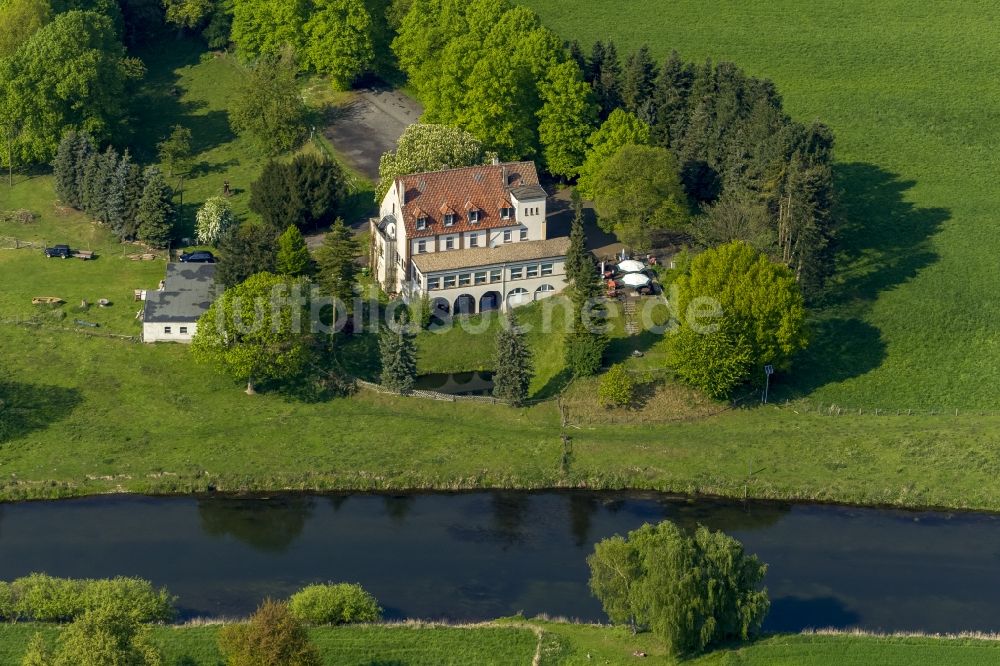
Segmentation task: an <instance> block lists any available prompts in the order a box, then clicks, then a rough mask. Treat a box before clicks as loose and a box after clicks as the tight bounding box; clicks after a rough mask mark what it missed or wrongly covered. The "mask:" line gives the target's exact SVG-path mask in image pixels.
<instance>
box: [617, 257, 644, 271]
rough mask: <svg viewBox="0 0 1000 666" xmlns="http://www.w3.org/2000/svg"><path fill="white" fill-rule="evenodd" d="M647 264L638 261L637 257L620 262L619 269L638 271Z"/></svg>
mask: <svg viewBox="0 0 1000 666" xmlns="http://www.w3.org/2000/svg"><path fill="white" fill-rule="evenodd" d="M644 268H645V266H644V265H643V263H642V262H641V261H636V260H635V259H626V260H625V261H623V262H622V263H620V264H618V270H620V271H621V272H622V273H638V272H639V271H641V270H642V269H644Z"/></svg>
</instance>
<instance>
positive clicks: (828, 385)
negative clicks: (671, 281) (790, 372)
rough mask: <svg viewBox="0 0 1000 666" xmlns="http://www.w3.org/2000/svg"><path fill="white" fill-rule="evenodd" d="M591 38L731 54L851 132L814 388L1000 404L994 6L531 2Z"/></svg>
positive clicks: (998, 51) (801, 108) (999, 102)
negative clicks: (833, 276) (835, 274)
mask: <svg viewBox="0 0 1000 666" xmlns="http://www.w3.org/2000/svg"><path fill="white" fill-rule="evenodd" d="M524 4H526V5H528V6H530V7H532V8H534V9H535V10H537V11H538V12H539V14H540V15H541V17H542V21H543V23H544V24H545V25H547V26H548V27H550V28H552V29H554V30H556V31H557V32H558V33H560V34H561V35H562V36H564V37H566V38H576V39H579V40H580V41H581V42H582V43H583V44H584V45H585V48H587V49H589V46H590V44H592V43H593V41H594V40H596V39H608V38H611V39H614V40H615V41H616V43H617V45H618V49H619V52H620V53H621V52H623V51H625V52H627V51H629V50H631V49H634V48H637V47H638V46H640V45H641V44H643V43H646V44H649V45H650V47H651V48H652V49H653V51H654V53H655V54H656V55H657V56H660V57H665V56H666V55H667V54H668V53H669V52H670V50H671V49H677V50H678V51H679V52H680V53H681V55H682V56H684V57H685V58H687V59H689V60H695V61H701V60H703V59H704V58H707V57H710V58H713V59H715V60H719V59H728V60H732V61H734V62H736V63H737V64H739V65H740V66H742V67H743V68H745V69H746V70H747V71H749V72H750V73H752V74H755V75H758V76H766V77H769V78H771V79H773V80H774V81H775V82H776V83H777V85H778V89H779V90H780V91H781V93H782V95H783V97H784V100H785V107H786V109H787V110H788V111H789V112H791V113H792V114H793V115H794V116H795V117H796V118H798V119H800V120H803V121H809V120H812V119H813V118H818V119H821V120H823V121H824V122H826V123H828V124H829V125H831V126H832V127H833V129H834V131H835V132H836V136H837V165H836V181H837V186H838V188H839V190H840V192H841V195H840V198H841V201H842V204H843V208H842V214H843V216H844V217H845V219H846V225H845V227H844V229H843V231H842V233H841V238H840V243H841V253H840V258H839V268H838V277H837V280H836V283H835V285H834V289H833V293H832V294H831V297H830V302H829V304H828V305H827V307H826V308H825V309H824V310H823V311H822V312H821V313H820V314H819V316H818V321H817V322H816V325H817V332H818V336H817V340H816V342H815V343H814V344H813V346H812V349H811V351H810V353H809V354H808V356H807V357H806V358H805V359H803V362H802V363H800V364H799V365H798V367H797V368H796V370H795V375H794V376H793V377H792V378H790V379H787V380H785V381H791V382H792V383H793V384H794V389H795V392H796V393H798V394H802V393H808V394H811V396H812V397H813V398H814V399H816V400H823V401H826V402H839V403H840V404H850V405H853V406H855V407H858V406H865V407H892V408H899V407H901V408H904V409H906V408H910V407H913V408H916V407H937V408H946V407H952V408H954V407H977V408H992V407H993V406H994V405H996V404H997V401H998V398H1000V383H998V382H997V378H998V377H1000V354H998V353H997V349H998V346H1000V329H998V328H997V326H996V322H997V321H998V320H1000V301H998V300H997V299H995V298H992V297H991V296H990V294H991V293H992V291H993V290H994V289H995V288H997V286H998V285H1000V271H998V270H997V254H998V251H1000V241H998V238H997V235H996V233H995V227H996V224H995V214H996V211H997V210H998V209H1000V189H998V188H997V187H996V183H995V179H996V174H997V173H998V171H1000V152H998V150H997V137H998V136H1000V79H998V78H997V77H996V76H994V74H993V70H994V69H995V68H994V66H993V64H994V63H995V62H996V61H997V58H998V57H1000V42H998V41H997V39H996V30H995V26H996V23H997V21H998V20H1000V7H998V6H997V5H996V3H993V2H988V1H986V0H964V1H962V2H953V3H948V4H947V5H942V4H940V3H934V2H929V1H928V0H919V1H917V2H913V1H904V0H884V1H882V2H867V1H866V0H845V1H843V2H834V3H803V2H799V1H797V0H774V1H772V0H749V1H747V0H722V1H720V2H712V3H706V2H700V1H699V0H676V1H674V2H658V1H657V0H623V1H622V2H604V1H603V0H585V1H584V2H579V3H567V2H563V1H561V0H524Z"/></svg>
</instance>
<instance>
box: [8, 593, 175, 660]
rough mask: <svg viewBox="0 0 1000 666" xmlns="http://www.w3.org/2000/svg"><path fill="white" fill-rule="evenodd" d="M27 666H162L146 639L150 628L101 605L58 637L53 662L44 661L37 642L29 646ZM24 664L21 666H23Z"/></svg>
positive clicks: (152, 644) (74, 622)
mask: <svg viewBox="0 0 1000 666" xmlns="http://www.w3.org/2000/svg"><path fill="white" fill-rule="evenodd" d="M31 647H32V649H33V650H35V654H32V655H31V657H32V658H33V659H35V661H34V662H27V661H26V664H27V663H31V664H44V663H49V664H52V666H111V665H112V664H122V665H123V666H124V665H127V666H162V664H163V656H162V655H161V654H160V651H159V649H158V648H157V646H156V644H155V643H154V642H153V640H152V638H151V637H150V628H149V627H144V626H142V625H141V624H140V623H139V622H138V621H137V620H136V619H135V617H133V616H132V615H130V614H128V613H125V612H122V611H121V610H120V609H117V608H113V607H110V606H105V607H102V608H97V609H92V610H88V611H86V612H85V613H83V614H82V615H81V616H80V617H79V618H77V619H76V620H74V621H73V624H71V625H69V626H68V627H66V629H64V630H63V631H62V632H61V633H60V635H59V645H58V647H57V648H56V650H55V654H54V659H52V661H48V659H47V656H48V655H47V654H46V652H47V651H46V650H45V648H44V647H43V646H42V644H41V643H40V642H33V645H32V646H31ZM26 664H25V666H26Z"/></svg>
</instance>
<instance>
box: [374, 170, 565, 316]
mask: <svg viewBox="0 0 1000 666" xmlns="http://www.w3.org/2000/svg"><path fill="white" fill-rule="evenodd" d="M545 215H546V193H545V190H544V189H542V187H541V185H539V183H538V173H537V171H536V170H535V165H534V163H533V162H509V163H504V164H501V163H494V164H488V165H483V166H474V167H465V168H461V169H448V170H445V171H432V172H427V173H416V174H410V175H408V176H403V177H400V178H397V179H396V180H395V181H394V182H393V184H392V187H390V188H389V191H388V192H387V193H386V195H385V197H384V198H383V199H382V204H381V206H380V208H379V217H378V218H376V219H373V220H372V223H371V227H372V257H371V260H372V262H371V265H372V267H373V269H374V273H375V276H376V278H377V279H378V281H379V283H380V284H381V285H382V287H383V289H385V290H386V291H387V292H389V293H397V294H401V295H402V296H403V298H404V299H405V300H407V301H411V300H413V299H418V298H422V297H423V296H424V295H425V294H426V295H427V296H428V297H429V298H430V300H431V303H432V307H434V308H435V309H437V310H444V311H447V312H451V313H456V314H472V313H475V312H482V311H485V310H495V309H500V308H506V307H514V306H517V305H522V304H524V303H530V302H532V301H535V300H538V299H540V298H545V297H547V296H551V295H553V294H555V293H558V292H560V291H562V289H563V287H565V285H566V279H565V269H564V264H565V259H566V251H567V249H568V248H569V239H568V238H553V239H549V238H547V235H546V234H547V229H546V222H545V219H546V218H545Z"/></svg>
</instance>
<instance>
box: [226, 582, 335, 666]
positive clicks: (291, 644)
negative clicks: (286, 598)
mask: <svg viewBox="0 0 1000 666" xmlns="http://www.w3.org/2000/svg"><path fill="white" fill-rule="evenodd" d="M219 648H220V650H221V651H222V653H223V655H225V657H226V663H227V664H228V666H320V664H322V663H323V662H322V659H320V656H319V651H318V650H317V649H316V646H315V645H313V643H312V641H310V640H309V634H308V632H307V631H306V628H305V626H304V625H303V624H302V622H301V621H300V620H298V619H297V618H296V617H295V616H294V615H293V614H292V613H291V611H290V610H289V609H288V604H286V603H283V602H277V601H272V600H270V599H267V600H265V601H264V603H262V604H261V605H260V607H259V608H258V609H257V611H256V612H255V613H254V614H253V615H252V616H251V617H250V621H249V622H248V623H246V624H229V625H226V626H225V627H223V628H222V631H220V632H219Z"/></svg>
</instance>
